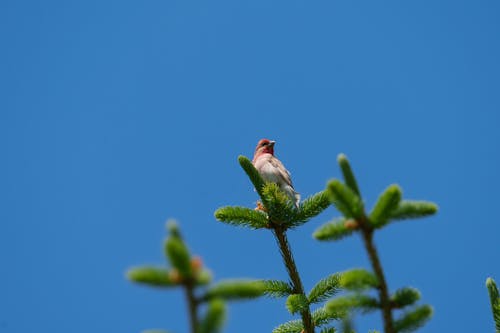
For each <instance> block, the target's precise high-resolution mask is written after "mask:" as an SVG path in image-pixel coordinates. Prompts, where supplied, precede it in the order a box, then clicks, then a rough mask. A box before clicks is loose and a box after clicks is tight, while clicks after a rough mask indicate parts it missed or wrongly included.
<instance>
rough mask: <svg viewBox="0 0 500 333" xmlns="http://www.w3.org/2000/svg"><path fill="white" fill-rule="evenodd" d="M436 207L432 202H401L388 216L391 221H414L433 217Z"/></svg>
mask: <svg viewBox="0 0 500 333" xmlns="http://www.w3.org/2000/svg"><path fill="white" fill-rule="evenodd" d="M437 211H438V206H437V205H436V204H435V203H433V202H428V201H415V200H403V201H401V202H400V203H399V205H398V206H397V207H396V209H394V210H393V211H392V212H391V214H390V219H391V220H405V219H415V218H420V217H426V216H429V215H433V214H435V213H436V212H437Z"/></svg>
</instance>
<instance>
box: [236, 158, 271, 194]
mask: <svg viewBox="0 0 500 333" xmlns="http://www.w3.org/2000/svg"><path fill="white" fill-rule="evenodd" d="M238 162H239V163H240V165H241V167H242V168H243V170H244V171H245V172H246V174H247V175H248V177H249V178H250V181H251V182H252V184H253V186H254V187H255V191H257V193H258V194H259V196H260V197H261V198H262V196H263V193H262V188H263V187H264V184H265V182H264V180H263V179H262V177H261V176H260V174H259V172H258V171H257V169H255V167H254V166H253V164H252V161H250V160H249V159H248V158H247V157H245V156H243V155H240V156H238ZM262 199H263V200H264V198H262Z"/></svg>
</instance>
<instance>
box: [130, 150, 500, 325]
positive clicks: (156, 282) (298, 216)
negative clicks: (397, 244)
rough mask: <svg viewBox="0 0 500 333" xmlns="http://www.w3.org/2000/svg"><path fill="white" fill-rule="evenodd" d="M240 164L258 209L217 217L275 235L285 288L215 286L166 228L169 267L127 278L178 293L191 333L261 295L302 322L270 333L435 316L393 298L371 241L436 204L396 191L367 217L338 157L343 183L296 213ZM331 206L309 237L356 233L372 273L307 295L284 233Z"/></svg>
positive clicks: (257, 283)
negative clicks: (280, 301)
mask: <svg viewBox="0 0 500 333" xmlns="http://www.w3.org/2000/svg"><path fill="white" fill-rule="evenodd" d="M238 160H239V163H240V165H241V167H242V168H243V170H244V171H245V173H246V174H247V175H248V177H249V179H250V181H251V183H252V184H253V186H254V187H255V190H256V192H257V194H258V196H259V197H260V202H259V203H258V208H256V209H253V208H248V207H242V206H226V207H222V208H219V209H218V210H217V211H216V212H215V217H216V218H217V220H219V221H221V222H224V223H227V224H230V225H234V226H241V227H247V228H249V229H254V230H256V229H263V230H269V231H270V232H272V234H273V235H274V237H275V240H276V243H277V245H278V249H279V252H280V254H281V257H282V259H283V263H284V266H285V268H286V271H287V273H288V276H289V281H280V280H251V281H249V280H226V281H221V282H219V283H216V284H212V283H211V276H210V273H209V272H208V270H207V269H205V268H204V267H202V264H201V260H200V259H197V258H196V257H193V256H192V255H191V254H190V252H189V250H188V248H187V246H186V245H185V243H184V241H183V239H182V237H181V235H180V232H179V229H178V227H177V225H176V224H175V223H171V224H169V237H168V238H167V240H166V242H165V254H166V256H167V258H168V260H169V262H170V263H171V266H172V267H171V268H169V269H164V268H156V267H151V266H143V267H137V268H132V269H130V270H129V271H128V273H127V276H128V277H129V279H130V280H132V281H134V282H138V283H143V284H147V285H150V286H156V287H181V288H183V289H184V290H185V294H186V299H187V303H188V313H189V318H190V326H191V333H217V332H220V331H221V329H222V325H223V322H224V316H225V307H226V306H225V302H226V301H229V300H237V299H248V298H254V297H259V296H262V295H267V296H271V297H275V298H282V297H286V302H285V306H286V308H287V309H288V311H289V312H290V314H292V315H295V314H298V315H300V319H297V320H291V321H289V322H286V323H283V324H281V325H279V326H278V327H276V328H275V329H274V330H273V333H314V332H316V328H318V329H320V333H334V332H337V331H338V330H339V329H340V331H341V332H344V333H354V330H353V323H352V319H353V317H354V315H355V313H358V312H361V313H366V312H370V311H377V310H380V311H381V313H382V319H383V323H384V333H396V332H410V331H413V330H415V329H417V328H419V327H420V326H422V325H423V324H424V323H425V322H426V321H427V320H428V319H429V318H430V316H431V315H432V308H431V307H430V306H429V305H415V303H416V302H417V301H418V300H419V299H420V292H419V291H418V290H417V289H415V288H411V287H404V288H400V289H397V290H395V291H394V292H392V293H390V290H389V287H388V285H387V282H386V278H385V275H384V271H383V268H382V264H381V260H380V257H379V254H378V252H377V249H376V247H375V243H374V233H375V232H376V231H378V230H381V229H382V228H384V227H386V226H387V225H389V224H390V223H392V222H394V221H398V220H405V219H412V218H419V217H424V216H428V215H432V214H434V213H435V212H436V211H437V206H436V205H435V204H433V203H430V202H425V201H412V200H402V194H401V189H400V188H399V186H397V185H391V186H389V187H388V188H387V189H386V190H385V191H384V192H383V193H382V194H381V195H380V197H379V199H378V201H377V202H376V204H375V205H374V207H373V209H372V210H371V211H370V212H369V213H367V212H366V211H365V207H364V202H363V200H362V198H361V192H360V190H359V187H358V184H357V181H356V178H355V177H354V174H353V172H352V169H351V167H350V165H349V162H348V160H347V158H346V157H345V156H344V155H343V154H341V155H339V158H338V162H339V165H340V168H341V170H342V174H343V177H344V182H342V181H340V180H336V179H334V180H332V181H330V182H328V185H327V188H326V189H325V190H323V191H320V192H318V193H316V194H314V195H312V196H310V197H309V198H307V199H305V200H304V201H302V202H300V203H299V204H298V205H296V203H295V202H291V199H290V197H289V196H288V195H286V194H285V193H284V192H282V191H281V190H280V188H279V187H278V185H277V184H274V183H265V182H264V181H263V179H262V178H261V176H260V174H259V172H258V171H257V170H256V169H255V167H254V166H253V164H252V162H251V161H250V160H249V159H248V158H246V157H244V156H240V157H239V158H238ZM331 204H333V205H334V206H335V207H336V208H337V209H338V210H339V211H340V212H341V213H342V215H343V216H342V217H340V218H336V219H334V220H333V221H331V222H329V223H327V224H325V225H323V226H321V227H320V228H318V229H317V230H316V231H315V233H314V235H313V236H314V237H315V238H316V239H318V240H320V241H334V240H339V239H342V238H344V237H347V236H349V235H352V234H355V233H358V234H360V235H361V237H362V239H363V244H364V247H365V249H366V252H367V254H368V257H369V259H370V262H371V266H372V267H371V268H372V270H371V271H370V270H366V269H361V268H357V269H350V270H347V271H344V272H340V273H334V274H330V275H328V276H326V277H325V278H323V279H321V280H320V281H318V282H317V283H316V284H315V285H314V286H313V287H312V288H311V290H310V291H309V292H306V291H305V288H304V285H303V283H302V278H301V276H300V274H299V270H298V268H297V265H296V263H295V260H294V258H293V252H292V247H291V245H290V243H289V241H288V237H287V232H288V231H289V230H292V229H296V228H298V227H300V226H302V225H303V224H304V223H306V222H308V221H309V220H310V219H312V218H313V217H315V216H317V215H318V214H320V213H321V212H322V211H323V210H325V209H326V208H327V207H329V206H330V205H331ZM491 281H492V280H491ZM491 284H493V285H494V282H490V283H489V285H488V288H489V290H490V295H491V290H493V289H492V287H491V288H490V285H491ZM495 288H496V286H495ZM495 290H496V289H495ZM340 292H342V294H341V295H339V293H340ZM496 297H497V298H495V299H496V303H493V299H494V298H492V307H493V309H494V317H495V320H496V321H497V319H498V306H496V305H495V306H494V305H493V304H498V291H497V292H496ZM318 304H319V305H318ZM201 306H203V307H204V308H205V312H204V315H203V316H201V317H200V314H199V312H200V307H201ZM495 309H496V310H495ZM399 310H405V311H404V312H403V313H401V314H400V315H399V317H398V318H397V319H394V312H396V311H399ZM495 311H497V312H495ZM495 313H496V314H495ZM334 322H336V323H337V325H335V326H336V327H334V326H333V324H334ZM497 325H498V321H497ZM497 327H498V326H497ZM371 332H373V333H375V332H377V331H371Z"/></svg>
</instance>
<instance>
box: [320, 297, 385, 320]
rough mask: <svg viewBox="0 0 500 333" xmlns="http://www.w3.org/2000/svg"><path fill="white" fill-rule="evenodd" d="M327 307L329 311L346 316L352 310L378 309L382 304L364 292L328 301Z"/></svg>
mask: <svg viewBox="0 0 500 333" xmlns="http://www.w3.org/2000/svg"><path fill="white" fill-rule="evenodd" d="M325 308H326V310H327V311H330V312H333V313H337V314H341V315H342V316H345V315H347V314H348V313H349V312H351V311H352V310H355V311H361V312H362V313H368V312H371V311H374V310H377V309H379V308H380V304H379V302H378V301H377V300H376V299H375V298H373V297H370V296H367V295H364V294H351V295H345V296H339V297H336V298H334V299H332V300H330V301H328V303H326V306H325Z"/></svg>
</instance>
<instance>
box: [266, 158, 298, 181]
mask: <svg viewBox="0 0 500 333" xmlns="http://www.w3.org/2000/svg"><path fill="white" fill-rule="evenodd" d="M269 162H270V163H271V164H272V166H273V167H275V168H276V169H277V170H278V171H279V175H280V177H281V178H282V179H283V180H284V181H285V183H286V184H287V185H289V186H290V187H292V188H293V184H292V177H291V175H290V172H288V170H287V169H286V168H285V166H284V165H283V163H281V161H280V160H278V159H277V158H276V157H274V156H272V158H271V159H270V160H269Z"/></svg>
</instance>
